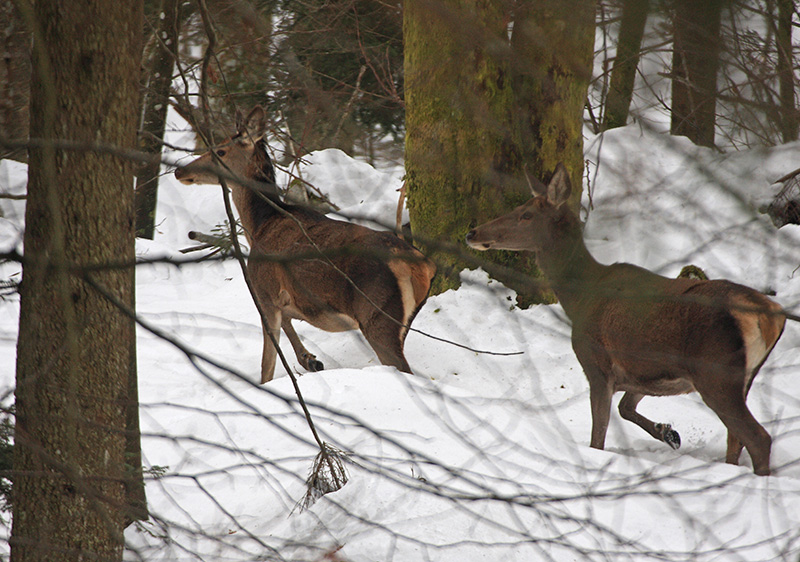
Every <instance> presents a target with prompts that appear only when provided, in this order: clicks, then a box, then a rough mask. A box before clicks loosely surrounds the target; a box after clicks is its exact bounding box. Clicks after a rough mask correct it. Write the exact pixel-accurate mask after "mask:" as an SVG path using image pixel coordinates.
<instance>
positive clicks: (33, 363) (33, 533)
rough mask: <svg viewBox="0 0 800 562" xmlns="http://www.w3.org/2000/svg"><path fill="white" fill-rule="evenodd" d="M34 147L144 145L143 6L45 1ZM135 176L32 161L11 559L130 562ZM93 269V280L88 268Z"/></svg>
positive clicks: (71, 157) (77, 159) (105, 162)
mask: <svg viewBox="0 0 800 562" xmlns="http://www.w3.org/2000/svg"><path fill="white" fill-rule="evenodd" d="M33 15H34V17H32V18H31V21H32V23H33V24H34V25H33V32H34V49H33V79H32V82H31V136H32V137H36V138H40V139H44V140H47V139H54V140H57V139H64V140H74V141H86V142H95V141H101V142H103V143H110V144H114V145H118V146H120V147H124V148H133V147H135V146H136V128H137V122H138V119H137V115H138V108H139V84H138V78H139V66H140V61H141V38H142V2H141V0H140V1H138V2H137V1H131V2H108V1H107V0H86V2H83V3H82V4H81V5H80V6H73V7H72V8H71V9H69V10H65V9H64V6H63V2H62V1H61V0H36V4H35V11H34V13H33ZM132 180H133V169H132V166H131V165H130V164H129V163H127V162H125V161H122V160H120V159H118V158H115V157H113V156H110V155H101V154H97V153H93V152H78V151H60V150H57V149H56V148H54V147H52V146H43V147H40V148H36V149H31V151H30V166H29V181H28V199H27V206H26V217H25V218H26V230H25V240H24V242H25V259H26V261H25V264H24V269H23V277H24V281H23V283H22V287H21V309H20V328H19V339H18V344H17V381H16V382H17V386H16V408H17V411H16V413H17V416H16V428H15V451H14V469H15V473H14V503H13V510H14V513H13V529H12V536H11V540H10V544H11V560H12V561H13V562H28V561H37V562H39V561H41V560H59V561H67V562H70V561H78V560H104V561H113V560H121V559H122V552H123V546H124V538H123V529H124V525H125V523H126V521H127V520H129V519H130V517H131V515H130V514H129V513H127V510H126V509H125V502H126V477H127V476H129V475H130V473H129V471H126V468H125V449H126V433H125V431H126V427H127V423H126V422H127V420H126V414H127V412H128V399H129V395H128V389H129V384H131V381H130V379H129V377H130V376H131V366H132V357H131V354H132V353H134V352H135V344H134V338H135V331H134V324H133V321H132V319H131V318H129V317H127V316H125V315H124V314H122V313H121V312H120V310H119V309H118V308H117V307H115V306H114V305H113V304H112V303H110V302H109V300H107V299H106V298H105V297H103V296H102V295H101V294H100V293H99V292H98V291H96V290H95V289H93V288H92V287H91V286H90V285H89V284H88V283H86V282H85V281H84V278H83V275H90V276H91V278H92V280H93V282H95V283H97V284H99V285H100V286H102V287H104V290H105V291H108V292H109V293H110V294H112V295H114V296H115V298H117V299H119V300H120V301H122V302H124V303H127V304H128V306H130V307H132V306H133V302H134V287H133V282H132V281H133V275H132V274H131V271H130V270H125V269H120V268H108V269H104V268H103V265H104V264H109V263H120V262H132V260H133V258H134V228H133V227H134V213H133V190H132V189H131V186H132ZM83 266H92V268H93V270H92V271H91V273H89V272H88V271H85V270H82V267H83Z"/></svg>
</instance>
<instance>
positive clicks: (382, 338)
mask: <svg viewBox="0 0 800 562" xmlns="http://www.w3.org/2000/svg"><path fill="white" fill-rule="evenodd" d="M361 333H362V334H364V338H366V340H367V343H369V345H370V347H371V348H372V349H373V350H374V351H375V354H376V355H377V356H378V359H379V360H380V362H381V363H382V364H384V365H389V366H390V367H396V368H397V370H399V371H403V372H404V373H411V367H410V366H409V365H408V361H406V357H405V355H404V354H403V339H404V335H405V329H404V328H403V326H402V324H401V323H399V322H398V321H396V320H394V319H393V318H390V317H389V316H387V315H386V314H382V313H380V312H378V313H376V314H374V315H373V316H372V318H370V319H369V321H368V322H366V323H364V324H362V325H361Z"/></svg>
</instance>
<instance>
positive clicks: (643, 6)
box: [603, 0, 649, 130]
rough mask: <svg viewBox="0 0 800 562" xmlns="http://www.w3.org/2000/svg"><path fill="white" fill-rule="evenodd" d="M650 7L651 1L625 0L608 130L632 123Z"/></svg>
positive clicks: (608, 106) (608, 108)
mask: <svg viewBox="0 0 800 562" xmlns="http://www.w3.org/2000/svg"><path fill="white" fill-rule="evenodd" d="M648 7H649V0H624V1H623V3H622V22H621V23H620V27H619V39H618V40H617V56H616V57H614V65H613V66H612V68H611V84H610V85H609V88H608V98H606V112H605V115H604V118H603V129H604V130H607V129H614V128H616V127H624V126H625V125H626V124H627V123H628V111H629V109H630V106H631V98H632V97H633V85H634V82H635V81H636V68H637V67H638V66H639V54H640V52H641V49H642V38H643V37H644V27H645V24H646V23H647V9H648Z"/></svg>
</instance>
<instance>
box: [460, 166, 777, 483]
mask: <svg viewBox="0 0 800 562" xmlns="http://www.w3.org/2000/svg"><path fill="white" fill-rule="evenodd" d="M532 187H533V186H532ZM532 191H533V197H532V198H531V199H530V200H528V201H527V202H526V203H524V204H522V205H520V206H519V207H517V208H516V209H514V210H513V211H511V212H510V213H508V214H506V215H503V216H501V217H499V218H496V219H494V220H492V221H490V222H487V223H485V224H482V225H480V226H478V227H476V228H475V229H473V230H471V231H470V232H469V233H468V234H467V236H466V242H467V245H468V246H470V247H471V248H474V249H476V250H479V251H485V250H489V249H494V250H501V249H502V250H512V251H525V250H527V251H532V252H534V253H535V256H536V260H537V263H538V265H539V267H540V269H541V271H542V273H543V274H544V277H545V278H546V279H547V281H548V282H549V284H550V287H551V288H552V290H553V292H554V293H555V295H556V297H557V298H558V300H559V302H560V303H561V305H562V307H563V309H564V312H565V314H566V315H567V317H568V318H569V320H570V321H571V323H572V336H571V340H572V349H573V351H574V353H575V355H576V357H577V359H578V362H579V363H580V364H581V367H582V368H583V370H584V373H585V375H586V378H587V379H588V382H589V401H590V403H591V415H592V432H591V447H593V448H595V449H604V448H605V439H606V433H607V430H608V423H609V418H610V413H611V401H612V396H613V394H614V393H615V392H618V391H621V392H624V394H623V396H622V399H621V400H620V402H619V413H620V415H621V416H622V418H624V419H626V420H628V421H631V422H633V423H635V424H637V425H638V426H639V427H641V428H642V429H643V430H644V431H646V432H647V433H648V434H650V435H651V436H652V437H654V438H655V439H657V440H659V441H663V442H665V443H666V444H667V445H669V446H671V447H672V448H673V449H677V448H679V447H680V444H681V441H680V435H679V434H678V432H677V431H675V430H674V429H672V426H671V425H670V424H668V423H654V422H653V421H651V420H649V419H647V418H646V417H644V416H643V415H641V414H639V413H638V412H637V411H636V407H637V405H638V404H639V402H640V401H641V400H642V398H644V397H645V396H672V395H678V394H685V393H689V392H694V391H696V392H698V393H699V394H700V396H701V398H702V399H703V401H704V402H705V404H706V405H707V406H708V407H709V408H711V410H713V411H714V412H715V413H716V414H717V416H719V418H720V420H721V421H722V423H723V424H724V425H725V427H726V428H727V432H728V438H727V452H726V462H728V463H730V464H734V465H735V464H738V463H739V457H740V456H741V452H742V448H743V447H746V448H747V451H748V453H749V454H750V458H751V460H752V463H753V471H754V472H755V474H757V475H769V474H770V464H769V460H770V451H771V447H772V438H771V437H770V435H769V434H768V433H767V431H766V430H765V429H764V428H763V427H762V426H761V425H760V424H759V423H758V422H757V421H756V419H755V418H754V417H753V415H752V414H751V412H750V410H749V409H748V407H747V404H746V399H747V394H748V393H749V391H750V387H751V386H752V384H753V379H754V378H755V376H756V374H757V373H758V371H759V370H760V368H761V366H762V365H763V364H764V362H765V361H766V360H767V357H768V356H769V354H770V353H771V352H772V349H773V348H774V347H775V344H776V343H777V341H778V339H779V338H780V336H781V334H782V333H783V329H784V325H785V321H786V315H785V314H786V313H785V312H784V311H783V309H782V308H781V306H780V305H778V304H777V303H776V302H774V301H772V300H770V299H769V298H767V297H766V296H764V295H763V294H762V293H760V292H758V291H756V290H755V289H751V288H749V287H745V286H743V285H739V284H736V283H733V282H731V281H726V280H699V279H687V278H677V279H670V278H667V277H663V276H661V275H658V274H656V273H654V272H651V271H649V270H647V269H644V268H641V267H638V266H636V265H632V264H628V263H615V264H612V265H603V264H601V263H599V262H598V261H596V260H595V259H594V257H593V256H592V255H591V254H590V253H589V251H588V249H587V248H586V245H585V243H584V240H583V230H582V225H581V222H580V220H579V218H578V217H577V216H576V214H575V213H574V212H573V211H572V210H571V209H570V207H569V206H568V204H567V200H568V198H569V195H570V193H571V191H572V186H571V184H570V180H569V176H568V174H567V170H566V168H565V167H564V165H563V164H558V166H557V167H556V170H555V172H554V174H553V176H552V179H551V180H550V182H549V184H548V185H547V186H545V185H544V184H543V183H541V182H538V181H537V182H536V187H535V189H532Z"/></svg>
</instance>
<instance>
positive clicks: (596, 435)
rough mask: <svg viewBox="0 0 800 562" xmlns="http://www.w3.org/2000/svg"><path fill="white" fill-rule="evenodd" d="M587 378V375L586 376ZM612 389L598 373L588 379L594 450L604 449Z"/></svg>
mask: <svg viewBox="0 0 800 562" xmlns="http://www.w3.org/2000/svg"><path fill="white" fill-rule="evenodd" d="M586 376H587V377H589V374H588V373H587V375H586ZM613 394H614V389H613V387H612V386H611V384H609V381H608V380H606V379H605V377H603V376H602V374H599V373H598V376H593V377H589V401H590V402H591V405H592V442H591V446H592V447H593V448H595V449H605V446H606V433H607V432H608V420H609V417H610V416H611V396H612V395H613Z"/></svg>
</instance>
